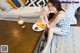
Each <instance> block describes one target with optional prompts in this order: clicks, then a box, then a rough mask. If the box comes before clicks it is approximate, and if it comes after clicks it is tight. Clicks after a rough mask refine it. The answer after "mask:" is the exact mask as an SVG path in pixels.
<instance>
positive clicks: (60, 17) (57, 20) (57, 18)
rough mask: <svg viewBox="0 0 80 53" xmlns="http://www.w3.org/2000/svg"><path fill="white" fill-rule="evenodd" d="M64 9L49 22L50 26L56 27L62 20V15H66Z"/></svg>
mask: <svg viewBox="0 0 80 53" xmlns="http://www.w3.org/2000/svg"><path fill="white" fill-rule="evenodd" d="M64 13H65V12H64V11H60V12H59V13H58V15H57V16H56V17H55V19H54V20H53V21H52V22H51V23H50V24H49V28H52V27H55V26H56V24H57V23H58V22H59V21H60V20H61V19H63V18H64V17H62V16H64Z"/></svg>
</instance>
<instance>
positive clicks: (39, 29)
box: [32, 23, 45, 31]
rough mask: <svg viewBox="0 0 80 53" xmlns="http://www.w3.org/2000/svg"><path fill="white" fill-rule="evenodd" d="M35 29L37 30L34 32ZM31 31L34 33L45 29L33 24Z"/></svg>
mask: <svg viewBox="0 0 80 53" xmlns="http://www.w3.org/2000/svg"><path fill="white" fill-rule="evenodd" d="M36 27H38V30H35V28H36ZM32 29H33V30H34V31H43V30H44V29H45V28H40V27H39V26H37V25H36V23H35V24H33V26H32Z"/></svg>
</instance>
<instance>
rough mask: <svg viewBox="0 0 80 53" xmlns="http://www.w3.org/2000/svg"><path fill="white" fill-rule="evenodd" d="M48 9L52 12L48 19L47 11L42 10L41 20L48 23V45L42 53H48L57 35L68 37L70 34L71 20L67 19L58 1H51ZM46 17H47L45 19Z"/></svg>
mask: <svg viewBox="0 0 80 53" xmlns="http://www.w3.org/2000/svg"><path fill="white" fill-rule="evenodd" d="M48 9H49V11H50V12H51V13H50V14H49V16H48V18H46V16H45V14H46V12H45V9H44V8H42V10H41V16H40V18H41V20H42V21H44V22H46V24H47V28H48V29H49V30H48V38H47V44H46V46H45V48H44V49H43V50H42V52H41V53H47V50H48V48H49V45H50V43H51V40H52V38H53V36H54V34H53V33H55V34H57V35H68V33H69V32H70V18H68V17H66V12H65V11H64V10H63V9H62V8H61V4H60V2H59V1H58V0H49V1H48ZM44 16H45V17H44Z"/></svg>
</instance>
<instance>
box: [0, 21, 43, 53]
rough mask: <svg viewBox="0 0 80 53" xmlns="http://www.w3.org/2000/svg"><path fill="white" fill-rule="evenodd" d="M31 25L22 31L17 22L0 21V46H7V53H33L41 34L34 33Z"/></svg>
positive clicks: (28, 24)
mask: <svg viewBox="0 0 80 53" xmlns="http://www.w3.org/2000/svg"><path fill="white" fill-rule="evenodd" d="M32 25H33V24H31V23H25V26H26V27H25V28H24V29H22V28H20V26H19V25H18V23H17V22H13V21H0V45H8V53H34V50H35V48H36V46H37V44H38V41H39V39H40V37H41V33H42V32H34V31H33V30H32Z"/></svg>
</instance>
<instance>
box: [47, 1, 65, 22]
mask: <svg viewBox="0 0 80 53" xmlns="http://www.w3.org/2000/svg"><path fill="white" fill-rule="evenodd" d="M48 2H50V3H52V4H53V6H54V7H55V8H56V9H57V10H58V11H61V10H63V9H62V7H61V3H60V1H59V0H48ZM63 11H64V10H63ZM53 16H54V13H50V14H49V16H48V20H49V21H50V20H51V19H52V18H53Z"/></svg>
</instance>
